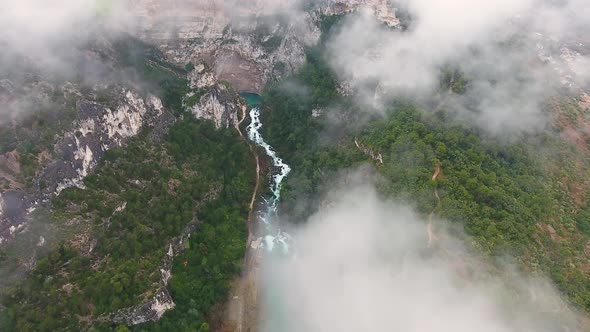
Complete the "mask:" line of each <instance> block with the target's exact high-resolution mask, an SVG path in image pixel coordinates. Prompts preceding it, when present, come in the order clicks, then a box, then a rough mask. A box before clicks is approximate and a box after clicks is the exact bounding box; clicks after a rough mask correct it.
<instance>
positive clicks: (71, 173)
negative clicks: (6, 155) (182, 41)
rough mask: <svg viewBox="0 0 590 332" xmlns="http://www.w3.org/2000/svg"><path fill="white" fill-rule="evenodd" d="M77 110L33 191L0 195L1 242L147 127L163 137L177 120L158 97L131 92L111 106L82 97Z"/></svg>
mask: <svg viewBox="0 0 590 332" xmlns="http://www.w3.org/2000/svg"><path fill="white" fill-rule="evenodd" d="M111 105H112V106H111ZM76 111H77V118H78V119H77V120H76V121H75V122H74V125H73V127H72V128H73V129H71V130H68V131H67V132H65V133H64V134H63V135H62V136H61V137H59V138H58V139H57V141H56V143H55V144H54V150H55V156H54V159H55V160H54V161H53V162H51V163H50V164H49V165H48V166H47V167H45V168H44V169H43V170H42V171H41V173H40V174H39V176H38V177H37V179H36V181H35V183H36V184H35V185H34V186H33V188H23V189H11V190H7V191H4V192H2V193H0V197H1V198H0V201H1V203H2V204H1V205H2V209H0V243H2V242H5V241H6V240H8V239H10V238H13V237H14V236H15V235H16V233H18V231H20V230H25V229H26V224H27V220H28V217H29V215H30V214H31V213H32V212H33V211H35V209H36V207H37V206H38V205H39V204H43V203H44V202H48V201H49V200H50V199H51V198H52V197H54V196H56V195H59V194H60V193H61V191H62V190H64V189H66V188H69V187H79V188H83V187H84V184H83V179H84V178H85V177H86V176H88V175H89V174H90V173H91V172H92V171H93V170H94V168H95V167H96V165H97V162H98V161H99V160H101V159H102V158H103V157H104V155H105V153H106V152H107V151H108V150H110V149H112V148H114V147H119V146H122V145H124V144H125V142H126V141H127V140H128V139H129V138H131V137H133V136H135V135H137V134H138V133H139V132H140V130H141V129H142V128H143V127H144V126H151V127H154V128H159V131H160V132H161V131H163V130H164V131H165V127H166V126H168V125H170V124H171V123H172V122H173V121H174V120H173V116H172V115H171V114H170V113H169V112H167V111H166V110H165V109H164V107H163V106H162V102H161V101H160V99H159V98H157V97H155V96H153V95H148V96H147V98H145V99H144V98H142V97H141V96H140V95H139V93H138V92H137V91H133V90H131V89H127V88H121V89H120V92H119V93H118V94H117V96H116V98H115V99H114V100H111V101H109V105H106V104H104V103H100V102H97V101H92V100H89V99H85V98H80V99H79V100H78V101H77V102H76ZM154 135H157V132H156V134H154ZM160 135H161V134H160ZM0 161H1V159H0Z"/></svg>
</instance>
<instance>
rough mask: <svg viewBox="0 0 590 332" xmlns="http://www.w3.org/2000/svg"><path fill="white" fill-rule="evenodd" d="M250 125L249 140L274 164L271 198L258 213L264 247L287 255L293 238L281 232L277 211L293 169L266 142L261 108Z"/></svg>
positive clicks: (252, 111)
mask: <svg viewBox="0 0 590 332" xmlns="http://www.w3.org/2000/svg"><path fill="white" fill-rule="evenodd" d="M249 115H250V125H248V127H247V129H246V130H247V133H248V138H249V139H250V140H251V141H252V142H254V144H256V145H257V146H259V147H261V148H262V149H264V152H265V153H266V155H267V156H268V157H269V158H270V159H271V161H272V164H273V166H274V167H273V169H272V177H271V181H270V191H271V195H270V197H267V198H265V199H264V201H265V204H264V206H263V208H262V209H261V210H260V211H258V212H257V214H258V216H259V218H258V219H259V220H260V221H261V222H262V224H263V225H262V226H263V227H262V228H261V229H262V231H263V232H264V233H263V238H264V241H263V242H262V245H263V247H264V249H266V250H267V251H269V252H279V253H283V254H286V253H288V252H289V242H290V240H291V237H290V236H289V234H288V233H286V232H284V231H282V230H281V227H280V224H279V221H278V218H277V211H278V205H279V202H280V200H281V188H282V186H283V181H284V180H285V178H286V177H287V176H288V175H289V173H290V172H291V167H289V165H287V164H286V163H285V162H284V161H283V159H281V158H280V157H279V156H278V155H277V153H276V152H275V151H274V149H273V148H272V146H270V145H269V144H268V143H266V142H265V141H264V138H263V137H262V135H261V134H260V129H261V128H262V122H261V121H260V107H258V106H255V107H252V108H251V109H250V113H249Z"/></svg>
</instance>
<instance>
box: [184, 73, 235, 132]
mask: <svg viewBox="0 0 590 332" xmlns="http://www.w3.org/2000/svg"><path fill="white" fill-rule="evenodd" d="M188 78H189V85H190V88H191V91H190V92H189V93H188V94H187V95H186V97H185V101H184V104H185V108H186V109H187V110H188V111H189V112H191V113H192V114H194V116H195V117H196V118H198V119H209V120H213V122H214V123H215V126H216V127H217V128H221V127H223V128H229V127H235V126H237V124H238V114H239V113H240V112H241V111H242V108H245V107H246V105H245V104H244V103H243V101H242V100H241V98H240V97H239V95H238V94H237V93H236V91H234V90H233V88H232V87H231V86H230V85H229V84H224V83H223V82H219V81H218V80H217V79H216V78H215V76H214V75H213V73H212V72H211V71H210V70H207V69H206V66H205V65H204V64H200V65H198V66H197V67H196V68H195V70H193V71H192V72H190V73H189V77H188Z"/></svg>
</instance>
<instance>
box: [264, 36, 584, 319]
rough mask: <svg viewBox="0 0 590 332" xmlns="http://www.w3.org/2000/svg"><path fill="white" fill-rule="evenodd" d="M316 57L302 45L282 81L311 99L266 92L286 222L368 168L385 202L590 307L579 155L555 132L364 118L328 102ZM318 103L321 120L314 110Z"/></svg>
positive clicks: (421, 118)
mask: <svg viewBox="0 0 590 332" xmlns="http://www.w3.org/2000/svg"><path fill="white" fill-rule="evenodd" d="M321 54H322V46H321V45H320V46H319V47H318V48H316V49H314V50H311V51H310V52H309V53H308V57H307V59H308V62H307V64H306V66H305V67H304V68H303V69H302V70H301V72H300V73H299V74H298V75H296V76H295V77H293V78H291V80H292V82H294V83H293V84H300V85H302V86H305V87H306V88H307V89H308V92H309V93H307V94H304V95H297V94H295V93H292V92H289V91H287V90H286V89H285V88H283V87H282V86H281V85H280V84H279V85H276V86H274V87H271V88H270V89H269V92H268V93H267V94H266V95H265V111H266V113H265V114H264V122H265V128H264V130H265V133H266V136H267V137H269V141H270V143H271V144H272V145H273V146H276V147H277V148H278V149H279V152H280V153H282V154H283V155H284V156H286V161H287V162H288V163H289V164H290V165H291V166H292V167H293V170H294V171H293V174H292V175H291V177H290V178H289V180H288V181H287V185H286V189H285V191H286V192H285V194H284V199H285V202H284V204H283V210H282V212H283V214H284V215H285V216H287V217H289V218H290V219H291V220H292V221H293V222H301V221H303V220H305V219H306V218H307V217H308V216H309V215H311V214H312V213H313V212H314V211H317V209H318V208H319V206H320V205H321V204H323V203H322V201H321V197H322V192H323V190H325V189H326V188H327V186H328V185H329V184H330V183H331V181H332V180H334V179H335V176H336V175H337V174H338V173H339V172H341V171H343V170H346V169H350V168H351V167H355V166H358V165H360V164H362V163H370V164H373V165H374V167H375V168H376V170H377V172H378V173H379V174H380V175H381V176H382V178H381V179H382V180H381V181H378V185H379V189H380V191H381V192H382V193H383V194H384V195H385V196H388V197H394V198H395V199H398V200H402V201H404V202H406V203H409V204H411V205H412V206H414V207H415V208H416V209H417V210H418V211H420V212H421V213H423V214H424V215H425V216H426V215H428V214H429V213H430V212H431V211H434V212H435V215H436V217H438V218H442V219H445V220H448V221H450V222H451V223H453V224H456V225H459V226H460V228H462V229H464V230H465V233H466V234H467V235H468V236H470V237H472V238H473V239H474V240H475V241H474V246H475V248H476V249H477V250H478V251H479V252H480V253H481V254H483V255H485V256H487V257H488V258H489V261H490V264H494V263H493V262H494V261H495V260H496V259H500V258H502V257H507V256H512V257H515V259H516V261H517V262H519V263H518V265H519V267H520V268H522V269H523V270H526V271H528V272H529V273H530V272H532V273H536V272H542V273H544V274H546V275H548V276H550V277H551V279H552V280H553V281H554V282H555V283H556V284H557V285H558V287H559V288H560V289H561V290H562V291H564V292H565V293H566V294H567V295H568V298H569V300H570V301H571V302H573V303H575V305H577V306H579V307H582V308H584V309H586V310H590V301H589V299H590V268H589V265H588V258H587V256H586V255H587V254H586V253H585V252H584V251H585V250H587V249H586V248H585V246H586V244H587V243H588V240H589V239H590V233H589V232H588V225H587V224H588V221H587V220H588V219H587V218H588V214H587V211H588V208H589V207H588V199H587V196H586V194H585V191H580V190H579V189H577V190H572V188H573V187H572V186H571V183H575V182H578V181H579V183H583V181H582V179H583V178H584V176H585V175H584V174H586V173H585V172H586V170H587V169H588V166H589V163H588V156H587V155H586V154H582V155H580V151H579V150H577V149H576V147H575V146H573V145H571V144H570V143H569V142H567V141H564V140H562V139H561V138H560V137H559V135H558V132H557V129H556V131H555V132H547V133H543V134H536V135H526V136H523V137H521V138H519V139H517V140H503V139H494V138H490V137H489V135H485V133H483V132H481V131H479V130H477V129H473V127H469V126H467V125H466V124H464V123H461V122H459V121H457V120H456V118H455V117H453V116H452V113H451V112H450V111H452V109H445V108H441V109H439V110H437V111H436V112H433V111H431V110H429V109H425V108H421V107H420V106H418V105H416V104H413V103H412V102H411V101H408V100H401V99H398V100H395V101H392V102H391V103H389V104H388V106H387V109H386V111H385V114H384V115H383V116H369V117H367V115H366V114H365V113H364V112H362V107H359V106H357V105H358V104H357V103H354V98H355V97H354V96H351V97H342V96H340V95H338V93H337V92H336V91H337V79H336V75H335V73H334V72H332V71H331V70H330V69H329V67H328V66H327V64H326V63H325V62H324V60H323V58H322V55H321ZM447 83H448V82H447ZM442 84H445V81H444V80H442ZM444 89H445V90H446V89H448V88H446V87H445V88H444ZM327 106H329V107H327ZM318 108H319V109H321V111H322V112H323V113H322V115H321V116H319V117H318V116H317V115H316V116H314V114H313V112H312V110H313V109H318ZM335 122H336V123H337V125H334V123H335ZM360 123H362V125H359V124H360ZM335 126H338V129H337V130H336V129H334V127H335ZM327 133H328V134H327ZM367 152H369V153H367ZM371 153H372V154H373V155H372V156H371V155H369V154H371ZM377 156H379V157H377ZM375 157H377V158H375ZM381 161H382V162H381ZM437 168H438V169H440V171H441V172H440V175H439V176H438V179H437V181H434V180H433V172H434V171H435V169H437ZM434 189H437V192H438V194H439V196H440V203H438V202H437V200H436V198H435V197H434V196H433V190H434ZM580 195H582V197H580Z"/></svg>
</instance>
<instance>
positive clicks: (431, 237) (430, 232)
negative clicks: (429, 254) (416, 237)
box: [426, 165, 442, 248]
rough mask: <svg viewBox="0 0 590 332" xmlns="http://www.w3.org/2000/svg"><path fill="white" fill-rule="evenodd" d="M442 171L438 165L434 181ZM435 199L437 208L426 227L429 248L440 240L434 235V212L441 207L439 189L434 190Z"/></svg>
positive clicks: (433, 177) (431, 213)
mask: <svg viewBox="0 0 590 332" xmlns="http://www.w3.org/2000/svg"><path fill="white" fill-rule="evenodd" d="M441 171H442V169H441V168H440V166H439V165H436V168H435V170H434V174H432V181H436V180H437V179H438V177H439V175H440V173H441ZM434 197H436V202H437V203H436V206H435V207H434V210H432V212H430V214H429V215H428V225H426V233H427V234H428V248H432V245H433V243H434V241H436V240H438V239H437V237H436V234H434V231H433V229H432V228H433V220H432V219H433V217H434V211H436V209H437V208H438V207H439V206H440V196H439V195H438V189H436V188H435V189H434Z"/></svg>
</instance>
